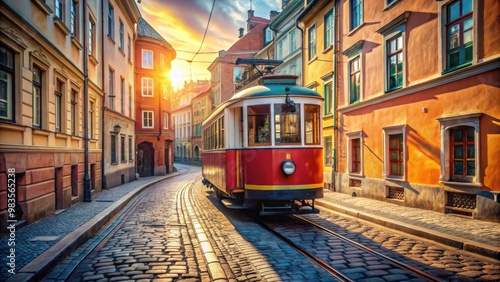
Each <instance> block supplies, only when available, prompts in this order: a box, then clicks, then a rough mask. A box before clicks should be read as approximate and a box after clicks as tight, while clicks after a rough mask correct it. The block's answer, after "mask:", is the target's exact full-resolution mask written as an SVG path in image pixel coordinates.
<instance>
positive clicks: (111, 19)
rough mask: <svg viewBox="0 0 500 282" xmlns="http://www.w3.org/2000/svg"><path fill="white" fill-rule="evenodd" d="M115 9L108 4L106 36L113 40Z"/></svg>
mask: <svg viewBox="0 0 500 282" xmlns="http://www.w3.org/2000/svg"><path fill="white" fill-rule="evenodd" d="M114 29H115V8H113V6H112V5H111V3H110V2H108V36H109V37H110V38H111V39H113V40H114V39H115V33H114Z"/></svg>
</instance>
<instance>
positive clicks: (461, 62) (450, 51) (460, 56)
mask: <svg viewBox="0 0 500 282" xmlns="http://www.w3.org/2000/svg"><path fill="white" fill-rule="evenodd" d="M472 8H473V1H472V0H458V1H454V2H452V3H451V4H449V5H447V6H446V58H447V68H448V69H449V70H453V69H456V68H459V67H462V66H465V65H469V64H470V63H471V62H472V57H473V11H472V10H473V9H472Z"/></svg>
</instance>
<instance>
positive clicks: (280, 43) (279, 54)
mask: <svg viewBox="0 0 500 282" xmlns="http://www.w3.org/2000/svg"><path fill="white" fill-rule="evenodd" d="M277 45H278V46H277V47H276V53H277V54H276V58H277V59H278V60H281V59H283V57H284V56H285V52H284V50H283V49H284V47H283V46H284V45H285V40H284V39H281V40H280V41H278V44H277Z"/></svg>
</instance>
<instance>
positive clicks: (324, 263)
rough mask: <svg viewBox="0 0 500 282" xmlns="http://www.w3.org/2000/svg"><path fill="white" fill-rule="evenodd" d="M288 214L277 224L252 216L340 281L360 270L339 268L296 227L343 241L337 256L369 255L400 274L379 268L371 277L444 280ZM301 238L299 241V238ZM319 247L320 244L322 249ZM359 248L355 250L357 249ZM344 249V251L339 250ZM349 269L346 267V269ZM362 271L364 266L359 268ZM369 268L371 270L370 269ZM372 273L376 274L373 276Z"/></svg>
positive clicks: (315, 235)
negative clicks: (304, 237) (384, 273)
mask: <svg viewBox="0 0 500 282" xmlns="http://www.w3.org/2000/svg"><path fill="white" fill-rule="evenodd" d="M287 218H290V219H293V220H291V221H288V220H283V218H281V220H279V223H278V224H275V223H272V221H271V223H270V222H268V221H269V220H267V219H266V218H261V217H254V218H253V219H254V220H255V222H257V223H258V224H259V225H260V226H261V227H262V228H264V229H265V230H267V231H268V232H270V233H271V234H273V235H274V236H276V237H278V238H280V239H281V240H282V241H284V242H286V243H287V244H288V245H290V246H291V247H292V248H294V249H295V250H297V251H298V252H299V253H301V254H302V255H304V256H306V257H307V258H309V259H310V260H311V261H312V262H313V263H315V264H317V265H318V266H320V267H322V268H323V269H325V270H326V271H327V272H329V273H330V274H331V275H332V276H333V277H335V278H337V279H339V280H341V281H357V280H359V279H360V277H359V276H356V275H360V273H357V274H356V275H353V273H352V268H339V267H338V263H335V262H332V261H328V260H326V259H324V258H321V257H320V256H322V257H324V250H323V251H322V250H316V251H315V250H314V249H313V248H312V247H310V246H306V245H307V244H304V242H300V240H298V237H299V236H300V235H297V230H298V229H299V230H300V232H304V233H307V235H306V236H307V237H309V239H310V238H311V237H312V238H314V239H315V240H318V239H319V238H321V240H320V241H323V242H328V244H335V245H339V244H342V246H343V247H342V249H343V250H344V251H340V250H339V251H337V252H336V253H335V256H336V257H338V256H339V255H341V256H344V257H349V256H350V254H352V253H355V254H356V257H359V258H362V259H365V258H370V259H369V264H371V265H377V266H378V268H379V270H383V271H388V272H389V273H397V275H395V274H394V275H391V274H388V275H385V276H384V275H383V274H381V273H382V271H381V272H380V274H379V276H377V275H376V271H373V272H371V273H370V274H368V276H367V277H363V278H370V277H374V276H376V277H377V278H379V279H381V280H386V281H407V280H412V281H444V280H443V279H440V278H439V277H435V276H433V275H430V274H428V273H426V272H424V271H421V270H419V269H418V268H416V267H413V266H411V265H408V264H405V263H402V262H400V261H398V260H396V259H394V258H391V257H389V256H387V255H384V254H382V253H380V252H377V251H376V250H374V249H372V248H370V247H367V246H365V245H362V244H360V243H358V242H356V241H354V240H351V239H349V238H347V237H345V236H343V235H341V234H339V233H337V232H334V231H332V230H329V229H328V228H326V227H324V226H321V225H320V224H318V223H316V222H313V221H311V220H308V219H306V218H304V217H303V216H300V215H289V216H287ZM298 222H300V227H299V228H298V227H297V224H298ZM297 241H299V242H297ZM319 248H320V247H318V249H319ZM354 249H356V251H354ZM339 252H344V253H339ZM346 270H347V271H346ZM360 272H361V270H360ZM368 272H369V271H368ZM372 275H373V276H372ZM395 277H400V280H395Z"/></svg>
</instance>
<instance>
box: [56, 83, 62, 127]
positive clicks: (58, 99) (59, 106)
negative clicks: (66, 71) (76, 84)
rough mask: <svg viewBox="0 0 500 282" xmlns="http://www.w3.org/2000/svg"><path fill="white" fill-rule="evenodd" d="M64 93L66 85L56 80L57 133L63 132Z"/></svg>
mask: <svg viewBox="0 0 500 282" xmlns="http://www.w3.org/2000/svg"><path fill="white" fill-rule="evenodd" d="M62 93H64V83H63V82H61V81H60V80H56V91H55V93H54V96H55V100H56V101H55V106H56V132H61V131H62V116H63V111H62V105H63V98H62Z"/></svg>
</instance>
